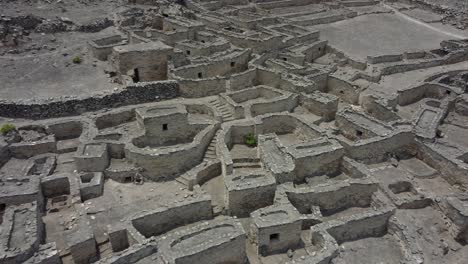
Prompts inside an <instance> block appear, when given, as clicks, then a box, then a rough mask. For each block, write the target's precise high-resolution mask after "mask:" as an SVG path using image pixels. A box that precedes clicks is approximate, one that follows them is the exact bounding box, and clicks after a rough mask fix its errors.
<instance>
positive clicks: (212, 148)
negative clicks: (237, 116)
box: [176, 130, 221, 186]
mask: <svg viewBox="0 0 468 264" xmlns="http://www.w3.org/2000/svg"><path fill="white" fill-rule="evenodd" d="M220 132H221V130H218V131H217V132H216V134H215V135H214V136H213V138H212V139H211V141H210V144H208V147H207V148H206V151H205V155H204V156H203V160H202V162H201V163H200V164H198V165H197V166H196V167H194V168H192V169H191V170H189V171H187V172H185V173H184V174H182V175H181V176H179V177H177V178H176V181H177V182H180V183H182V184H183V185H186V186H190V180H191V179H193V178H194V174H196V173H197V172H198V171H200V168H201V167H204V166H205V165H207V164H208V163H210V162H212V161H215V160H217V159H218V156H217V155H216V138H217V137H218V135H219V133H220Z"/></svg>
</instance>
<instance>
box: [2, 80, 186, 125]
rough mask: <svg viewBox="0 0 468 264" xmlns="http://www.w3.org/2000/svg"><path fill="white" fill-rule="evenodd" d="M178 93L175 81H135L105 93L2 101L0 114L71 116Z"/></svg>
mask: <svg viewBox="0 0 468 264" xmlns="http://www.w3.org/2000/svg"><path fill="white" fill-rule="evenodd" d="M178 96H179V85H178V84H177V82H175V81H162V82H146V83H137V84H133V85H130V86H127V87H126V88H124V89H121V90H117V91H113V92H108V93H107V94H104V95H87V96H85V97H77V98H56V99H54V100H50V101H49V100H43V101H21V102H15V101H7V100H1V101H0V116H3V117H14V118H32V119H44V118H53V117H63V116H72V115H80V114H82V113H84V112H88V111H96V110H101V109H103V108H114V107H119V106H124V105H131V104H141V103H148V102H156V101H162V100H167V99H172V98H176V97H178Z"/></svg>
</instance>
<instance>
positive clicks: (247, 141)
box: [245, 133, 257, 147]
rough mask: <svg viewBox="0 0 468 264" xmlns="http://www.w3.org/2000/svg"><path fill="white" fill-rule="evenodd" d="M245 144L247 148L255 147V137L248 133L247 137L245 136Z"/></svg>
mask: <svg viewBox="0 0 468 264" xmlns="http://www.w3.org/2000/svg"><path fill="white" fill-rule="evenodd" d="M245 144H246V145H247V146H249V147H256V146H257V139H256V138H255V136H254V135H253V134H252V133H250V134H248V135H247V136H245Z"/></svg>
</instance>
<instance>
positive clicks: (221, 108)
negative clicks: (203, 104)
mask: <svg viewBox="0 0 468 264" xmlns="http://www.w3.org/2000/svg"><path fill="white" fill-rule="evenodd" d="M208 103H209V104H210V105H211V106H213V107H214V108H216V111H217V112H218V113H221V115H222V117H223V122H229V121H232V120H234V116H233V115H232V112H231V110H230V109H229V108H228V106H227V105H226V104H224V103H223V102H221V101H220V100H219V98H216V99H213V100H211V101H209V102H208Z"/></svg>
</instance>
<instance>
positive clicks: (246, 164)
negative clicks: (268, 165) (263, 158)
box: [232, 158, 262, 170]
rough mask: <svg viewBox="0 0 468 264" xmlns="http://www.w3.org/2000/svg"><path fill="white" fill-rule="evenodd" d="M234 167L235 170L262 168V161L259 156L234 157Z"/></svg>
mask: <svg viewBox="0 0 468 264" xmlns="http://www.w3.org/2000/svg"><path fill="white" fill-rule="evenodd" d="M232 162H233V164H232V167H233V169H234V170H240V169H261V168H262V163H261V162H260V159H259V158H242V159H233V160H232Z"/></svg>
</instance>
